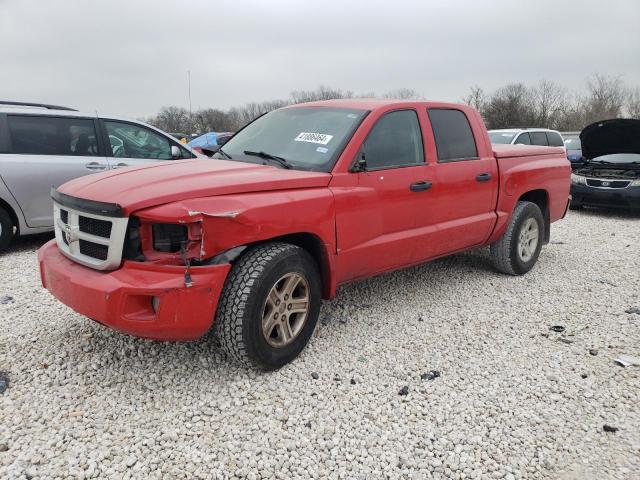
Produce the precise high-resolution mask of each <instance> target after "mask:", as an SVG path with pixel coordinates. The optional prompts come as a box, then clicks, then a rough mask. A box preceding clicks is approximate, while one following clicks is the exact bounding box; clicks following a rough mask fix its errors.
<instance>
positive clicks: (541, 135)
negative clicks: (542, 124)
mask: <svg viewBox="0 0 640 480" xmlns="http://www.w3.org/2000/svg"><path fill="white" fill-rule="evenodd" d="M489 138H490V139H491V143H493V144H510V145H541V146H545V147H546V146H549V147H564V140H563V138H562V135H560V132H558V131H557V130H549V129H548V128H508V129H500V130H489Z"/></svg>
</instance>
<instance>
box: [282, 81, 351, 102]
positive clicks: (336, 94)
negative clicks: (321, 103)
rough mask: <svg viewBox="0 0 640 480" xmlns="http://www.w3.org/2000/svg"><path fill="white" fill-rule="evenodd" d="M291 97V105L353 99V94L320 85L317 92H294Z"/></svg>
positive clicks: (348, 91)
mask: <svg viewBox="0 0 640 480" xmlns="http://www.w3.org/2000/svg"><path fill="white" fill-rule="evenodd" d="M290 96H291V103H305V102H316V101H318V100H333V99H335V98H351V97H353V92H352V91H350V90H346V91H344V90H341V89H339V88H331V87H328V86H326V85H320V86H319V87H318V88H316V89H315V90H294V91H293V92H291V95H290Z"/></svg>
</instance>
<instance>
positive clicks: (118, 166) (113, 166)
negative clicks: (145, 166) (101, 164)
mask: <svg viewBox="0 0 640 480" xmlns="http://www.w3.org/2000/svg"><path fill="white" fill-rule="evenodd" d="M128 166H129V165H127V164H126V163H116V164H115V165H111V168H121V167H128Z"/></svg>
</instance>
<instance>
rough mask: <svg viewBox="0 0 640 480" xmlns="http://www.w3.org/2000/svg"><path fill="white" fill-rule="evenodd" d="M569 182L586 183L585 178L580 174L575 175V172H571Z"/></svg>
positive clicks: (575, 183)
mask: <svg viewBox="0 0 640 480" xmlns="http://www.w3.org/2000/svg"><path fill="white" fill-rule="evenodd" d="M571 183H573V184H574V185H586V184H587V179H586V178H585V177H582V176H580V175H576V174H575V173H572V174H571Z"/></svg>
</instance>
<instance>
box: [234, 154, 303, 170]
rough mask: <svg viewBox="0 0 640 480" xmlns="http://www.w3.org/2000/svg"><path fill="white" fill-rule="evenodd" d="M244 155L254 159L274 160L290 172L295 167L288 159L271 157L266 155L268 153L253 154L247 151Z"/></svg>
mask: <svg viewBox="0 0 640 480" xmlns="http://www.w3.org/2000/svg"><path fill="white" fill-rule="evenodd" d="M244 154H245V155H251V156H252V157H260V158H264V159H266V160H274V161H276V162H277V163H278V164H279V165H280V166H282V167H283V168H286V169H287V170H290V169H292V168H293V165H291V164H290V163H289V162H288V161H287V160H286V159H284V158H282V157H278V156H277V155H271V154H270V153H266V152H253V151H251V150H245V151H244Z"/></svg>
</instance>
